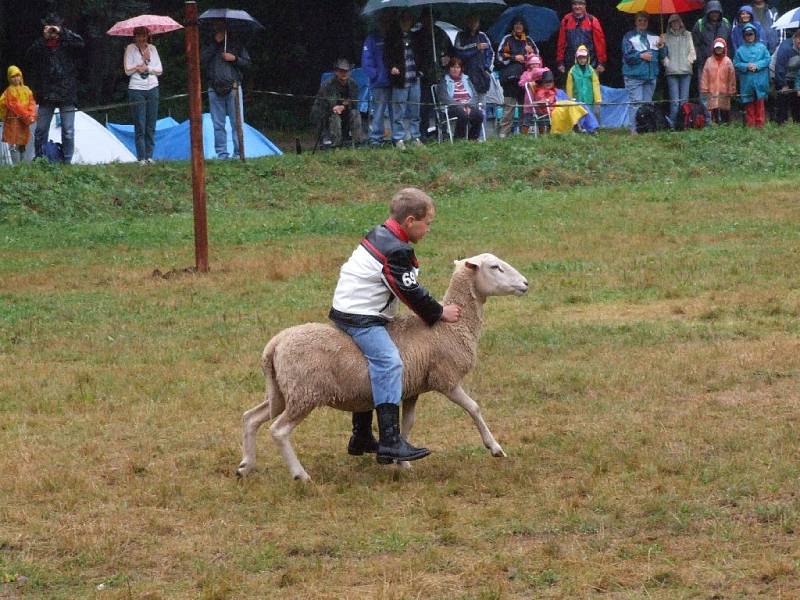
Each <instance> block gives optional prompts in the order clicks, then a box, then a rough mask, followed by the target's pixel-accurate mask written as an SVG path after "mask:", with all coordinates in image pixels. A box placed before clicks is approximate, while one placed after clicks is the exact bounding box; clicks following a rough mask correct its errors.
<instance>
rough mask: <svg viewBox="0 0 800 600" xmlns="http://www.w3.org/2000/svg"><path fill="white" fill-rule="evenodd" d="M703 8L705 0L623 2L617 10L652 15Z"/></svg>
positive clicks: (635, 0)
mask: <svg viewBox="0 0 800 600" xmlns="http://www.w3.org/2000/svg"><path fill="white" fill-rule="evenodd" d="M701 8H703V0H623V1H622V2H620V3H619V4H617V10H621V11H622V12H626V13H637V12H639V11H641V10H643V11H644V12H647V13H650V14H651V15H666V14H670V15H671V14H672V13H684V12H691V11H693V10H700V9H701Z"/></svg>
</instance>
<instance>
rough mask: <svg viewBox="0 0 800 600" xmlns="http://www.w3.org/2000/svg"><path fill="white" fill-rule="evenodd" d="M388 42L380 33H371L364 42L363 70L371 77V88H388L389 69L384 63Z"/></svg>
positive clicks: (362, 53)
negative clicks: (384, 53)
mask: <svg viewBox="0 0 800 600" xmlns="http://www.w3.org/2000/svg"><path fill="white" fill-rule="evenodd" d="M385 46H386V41H385V40H384V38H383V35H382V34H380V33H371V34H369V35H368V36H367V39H365V40H364V47H363V48H362V49H361V68H362V69H364V71H365V72H366V73H367V77H369V87H370V88H371V89H373V88H388V87H389V86H390V85H391V84H390V83H389V69H387V68H386V65H385V64H384V62H383V52H384V48H385Z"/></svg>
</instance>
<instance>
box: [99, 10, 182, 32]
mask: <svg viewBox="0 0 800 600" xmlns="http://www.w3.org/2000/svg"><path fill="white" fill-rule="evenodd" d="M137 27H147V31H148V32H149V33H151V34H152V33H167V32H168V31H175V30H176V29H183V25H181V24H180V23H178V22H177V21H174V20H173V19H170V18H169V17H162V16H160V15H139V16H138V17H133V18H132V19H126V20H124V21H120V22H119V23H114V26H113V27H112V28H111V29H109V30H108V31H106V33H107V34H108V35H122V36H129V37H130V36H132V35H133V30H134V29H136V28H137Z"/></svg>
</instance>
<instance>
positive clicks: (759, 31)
mask: <svg viewBox="0 0 800 600" xmlns="http://www.w3.org/2000/svg"><path fill="white" fill-rule="evenodd" d="M743 12H744V13H748V14H749V15H750V21H749V24H750V25H752V26H753V27H755V30H756V40H757V41H759V42H761V43H762V44H764V45H766V44H767V39H766V37H765V35H764V28H763V27H762V26H761V23H759V22H758V21H756V18H755V14H754V13H753V7H752V6H750V5H749V4H745V5H744V6H742V7H741V8H740V9H739V13H743ZM739 13H737V16H736V21H734V24H733V29H732V30H731V53H732V54H734V55H735V54H736V51H737V50H738V49H739V47H740V46H741V45H742V44H744V38H743V37H742V32H743V31H744V27H745V26H746V25H748V23H742V22H741V21H740V20H739V16H738V14H739Z"/></svg>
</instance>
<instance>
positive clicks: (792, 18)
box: [772, 8, 800, 29]
mask: <svg viewBox="0 0 800 600" xmlns="http://www.w3.org/2000/svg"><path fill="white" fill-rule="evenodd" d="M772 27H773V29H797V28H798V27H800V8H793V9H792V10H790V11H789V12H787V13H784V14H782V15H781V16H780V18H778V19H777V20H776V21H775V22H774V23H773V24H772Z"/></svg>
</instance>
